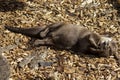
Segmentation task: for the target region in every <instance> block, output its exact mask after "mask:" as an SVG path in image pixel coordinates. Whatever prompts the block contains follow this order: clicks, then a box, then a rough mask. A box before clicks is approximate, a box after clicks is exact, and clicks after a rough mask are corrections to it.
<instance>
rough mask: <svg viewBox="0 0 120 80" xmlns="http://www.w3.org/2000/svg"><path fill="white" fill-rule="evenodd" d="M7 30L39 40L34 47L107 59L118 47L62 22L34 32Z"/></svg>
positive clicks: (99, 36)
mask: <svg viewBox="0 0 120 80" xmlns="http://www.w3.org/2000/svg"><path fill="white" fill-rule="evenodd" d="M5 28H6V29H8V30H10V31H13V32H16V33H22V34H24V35H27V36H30V37H34V38H38V39H37V40H35V42H34V44H33V45H34V46H38V45H39V46H54V47H57V48H60V49H72V50H73V49H75V50H77V51H79V52H84V53H94V54H97V55H101V56H107V57H108V56H110V55H113V54H116V51H115V50H114V49H117V47H116V44H115V42H114V41H110V40H107V38H105V39H104V40H103V37H102V36H101V35H99V34H97V33H93V32H91V31H89V30H88V29H87V28H85V27H83V26H80V25H75V24H65V23H61V22H60V23H55V24H50V25H48V26H46V27H44V28H42V27H40V28H34V29H32V30H31V29H21V28H13V27H8V26H7V27H5ZM16 29H18V30H19V31H18V30H16ZM24 32H25V33H24ZM26 33H27V34H26ZM33 33H35V34H33ZM31 35H32V36H31ZM106 44H108V45H106Z"/></svg>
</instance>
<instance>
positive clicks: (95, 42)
mask: <svg viewBox="0 0 120 80" xmlns="http://www.w3.org/2000/svg"><path fill="white" fill-rule="evenodd" d="M100 39H101V36H100V35H99V34H97V33H92V34H90V35H89V41H90V44H91V45H92V46H94V47H96V48H97V47H98V43H99V41H100Z"/></svg>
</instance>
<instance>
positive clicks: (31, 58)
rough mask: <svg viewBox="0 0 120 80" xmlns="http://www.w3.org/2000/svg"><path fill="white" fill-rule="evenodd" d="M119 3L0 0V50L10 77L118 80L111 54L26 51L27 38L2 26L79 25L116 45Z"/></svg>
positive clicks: (119, 39) (119, 72) (46, 49)
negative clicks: (114, 41) (62, 23)
mask: <svg viewBox="0 0 120 80" xmlns="http://www.w3.org/2000/svg"><path fill="white" fill-rule="evenodd" d="M112 1H113V2H112ZM118 1H119V0H118ZM119 5H120V4H118V3H117V2H116V0H0V47H1V48H0V49H1V52H2V54H3V55H4V56H5V57H6V58H7V60H8V62H9V64H10V68H11V76H10V80H119V79H120V66H118V65H117V63H116V60H115V59H114V57H113V56H110V58H104V57H100V58H98V57H95V56H93V55H85V54H83V53H81V54H80V55H78V54H76V53H74V52H71V51H65V50H54V49H51V48H50V47H44V46H43V47H37V48H34V49H31V50H27V47H28V43H27V42H28V41H29V38H28V37H26V36H23V35H20V34H15V33H11V32H9V31H7V30H5V29H4V27H3V26H4V25H10V26H16V27H35V26H42V25H45V24H50V23H53V22H59V21H61V22H66V23H74V24H78V25H79V24H81V25H83V26H85V27H87V28H88V29H90V30H91V31H93V32H97V33H99V34H101V35H107V36H109V37H112V38H113V39H114V40H116V41H117V44H118V47H120V15H119ZM118 52H119V53H120V49H119V50H118Z"/></svg>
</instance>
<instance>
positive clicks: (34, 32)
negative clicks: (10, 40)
mask: <svg viewBox="0 0 120 80" xmlns="http://www.w3.org/2000/svg"><path fill="white" fill-rule="evenodd" d="M5 29H8V30H9V31H11V32H14V33H20V34H23V35H26V36H29V37H33V38H41V37H40V35H39V33H40V31H41V30H43V27H36V28H17V27H11V26H5Z"/></svg>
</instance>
